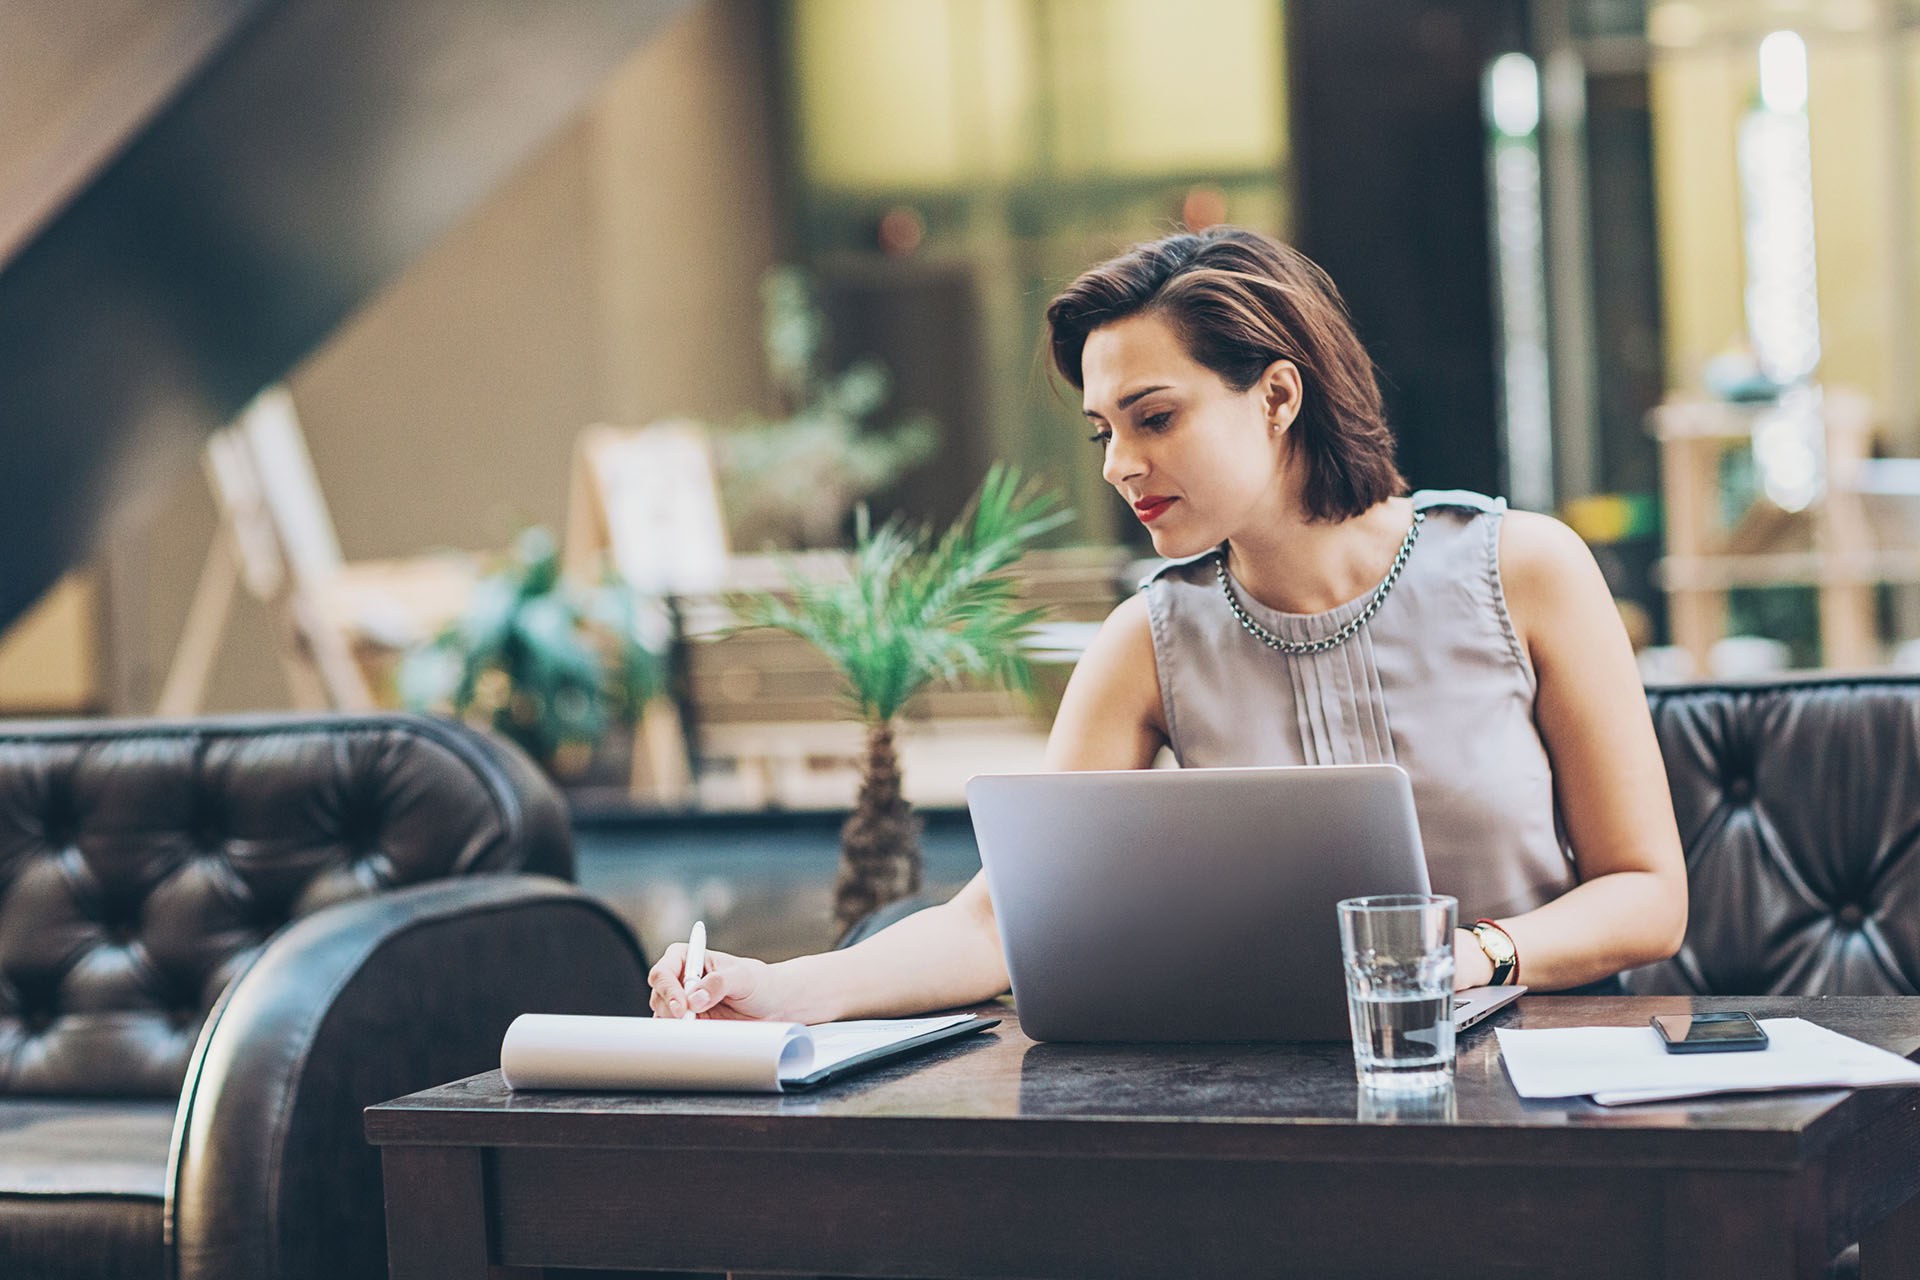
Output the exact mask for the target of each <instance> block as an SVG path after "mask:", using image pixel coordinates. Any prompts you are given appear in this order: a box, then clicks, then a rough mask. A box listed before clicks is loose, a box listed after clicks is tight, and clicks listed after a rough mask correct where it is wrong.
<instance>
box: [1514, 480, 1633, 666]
mask: <svg viewBox="0 0 1920 1280" xmlns="http://www.w3.org/2000/svg"><path fill="white" fill-rule="evenodd" d="M1500 584H1501V589H1502V591H1503V592H1504V594H1505V595H1506V598H1507V612H1508V613H1509V614H1510V615H1511V616H1512V618H1513V624H1514V627H1515V629H1516V630H1518V631H1519V633H1520V638H1521V640H1522V642H1523V643H1524V644H1525V645H1526V646H1527V649H1528V651H1529V652H1533V651H1534V649H1535V642H1536V641H1537V639H1538V638H1539V637H1540V635H1541V634H1542V633H1543V632H1544V631H1550V630H1552V629H1553V627H1552V624H1553V622H1554V620H1555V619H1556V618H1561V617H1568V616H1579V606H1580V605H1582V604H1583V603H1589V602H1590V598H1597V599H1602V600H1606V601H1607V602H1608V607H1609V608H1611V607H1612V595H1611V593H1610V592H1609V591H1608V590H1607V587H1606V580H1605V578H1604V577H1602V575H1601V573H1600V566H1599V565H1598V564H1597V563H1596V562H1595V560H1594V558H1593V552H1592V550H1590V549H1589V548H1588V546H1587V544H1586V543H1585V542H1584V541H1582V540H1581V538H1580V535H1579V534H1577V533H1575V532H1574V531H1573V530H1572V529H1569V528H1568V527H1567V526H1566V525H1565V524H1562V523H1561V522H1560V521H1558V520H1556V519H1554V518H1553V517H1552V516H1550V515H1546V514H1544V513H1542V512H1538V511H1509V512H1508V513H1507V516H1506V519H1505V520H1503V521H1502V522H1501V527H1500Z"/></svg>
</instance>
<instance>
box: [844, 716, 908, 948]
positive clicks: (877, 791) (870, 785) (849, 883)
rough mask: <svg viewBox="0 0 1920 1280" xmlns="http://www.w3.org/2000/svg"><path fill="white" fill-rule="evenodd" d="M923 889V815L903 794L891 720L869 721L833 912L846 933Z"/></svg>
mask: <svg viewBox="0 0 1920 1280" xmlns="http://www.w3.org/2000/svg"><path fill="white" fill-rule="evenodd" d="M919 890H920V819H919V817H918V816H917V815H916V814H915V813H914V812H913V808H912V806H910V805H909V804H908V803H907V802H906V799H905V797H903V796H902V795H901V794H900V758H899V757H898V756H896V755H895V754H894V751H893V722H892V721H890V720H880V721H876V722H874V723H871V724H869V725H868V726H867V758H866V762H865V766H864V768H863V769H862V770H861V776H860V797H859V799H858V800H857V801H856V802H855V804H854V807H853V812H852V813H851V814H849V815H848V817H847V822H846V825H845V826H843V827H841V828H840V879H839V882H838V883H837V884H836V885H835V886H834V890H833V917H834V920H835V921H837V922H838V924H839V926H840V932H841V933H842V934H845V933H846V931H847V930H848V929H851V928H852V927H853V926H854V925H855V924H857V923H859V922H860V921H861V920H863V919H865V918H866V917H867V916H868V915H870V914H872V913H873V912H874V911H877V910H878V909H880V908H881V907H884V906H885V905H887V904H888V903H889V902H893V901H895V900H897V899H900V898H904V897H906V896H907V895H908V894H911V893H918V892H919Z"/></svg>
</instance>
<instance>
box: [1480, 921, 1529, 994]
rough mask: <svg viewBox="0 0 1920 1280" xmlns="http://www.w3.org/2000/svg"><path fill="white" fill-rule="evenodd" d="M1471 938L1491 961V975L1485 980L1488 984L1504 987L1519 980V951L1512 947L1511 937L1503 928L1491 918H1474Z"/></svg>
mask: <svg viewBox="0 0 1920 1280" xmlns="http://www.w3.org/2000/svg"><path fill="white" fill-rule="evenodd" d="M1473 939H1474V941H1475V942H1478V943H1479V944H1480V949H1481V950H1482V951H1484V952H1486V953H1487V959H1488V960H1489V961H1491V962H1492V963H1493V977H1491V978H1489V979H1488V980H1487V985H1488V986H1490V987H1504V986H1507V985H1509V984H1510V983H1514V982H1517V981H1519V979H1520V953H1519V952H1518V951H1515V950H1514V949H1513V939H1512V938H1511V937H1510V936H1508V934H1507V931H1506V930H1505V929H1502V928H1501V927H1500V926H1499V925H1497V924H1495V923H1494V922H1493V921H1491V920H1475V921H1474V922H1473Z"/></svg>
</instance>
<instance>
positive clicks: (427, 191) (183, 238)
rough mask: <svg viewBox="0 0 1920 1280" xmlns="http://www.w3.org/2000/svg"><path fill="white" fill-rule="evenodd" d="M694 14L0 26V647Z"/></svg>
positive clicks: (432, 7)
mask: <svg viewBox="0 0 1920 1280" xmlns="http://www.w3.org/2000/svg"><path fill="white" fill-rule="evenodd" d="M687 3H688V0H65V2H63V3H57V4H56V3H38V2H29V3H23V4H7V5H4V6H0V122H4V123H3V124H0V630H4V629H5V627H6V625H7V624H8V623H9V622H11V621H12V620H13V619H14V618H16V617H17V616H18V615H19V614H20V613H21V612H23V611H24V610H25V609H26V608H27V607H28V606H29V605H30V604H32V603H33V601H34V600H35V599H37V598H38V597H39V596H40V594H41V593H42V592H43V591H44V590H45V589H46V588H47V587H48V586H49V585H50V584H51V583H52V582H53V581H54V579H55V578H57V577H58V576H59V574H60V573H61V572H62V571H63V570H65V569H66V568H67V567H69V566H70V565H71V564H73V563H74V562H75V561H77V560H79V559H80V558H82V557H84V556H85V555H86V553H87V551H88V549H89V546H90V543H91V539H92V537H93V534H94V532H95V530H96V527H97V526H98V524H99V523H100V521H101V519H102V517H103V515H104V513H105V512H107V511H108V510H110V509H115V508H120V507H123V506H126V505H128V504H136V503H138V502H140V501H141V499H142V495H143V494H152V493H155V492H159V491H161V490H162V489H163V488H164V486H166V485H168V484H170V483H171V482H173V481H174V480H175V479H176V478H177V477H178V475H179V473H180V472H181V471H182V470H183V469H185V468H187V467H189V466H191V465H192V462H193V459H194V456H195V454H196V452H197V450H198V448H199V446H200V443H201V442H202V440H203V439H204V438H205V435H206V434H207V432H209V431H211V430H212V429H213V428H215V427H217V426H219V425H220V424H222V423H223V422H225V421H226V420H227V419H229V418H230V417H232V415H233V414H234V413H236V412H237V411H238V410H239V409H240V407H241V406H242V405H243V404H244V403H245V402H246V401H247V400H248V399H249V398H250V397H251V396H252V395H253V393H254V392H255V391H257V390H259V389H260V388H261V387H262V386H264V385H266V384H267V383H269V382H271V381H273V380H275V379H276V378H279V377H280V376H282V375H283V374H284V373H286V372H287V371H288V370H289V369H290V368H291V367H292V366H293V365H295V364H296V363H297V362H298V361H299V360H300V359H301V358H302V357H303V356H304V355H306V354H307V353H308V352H309V351H311V350H312V349H313V348H314V347H316V346H317V345H318V344H319V343H320V342H321V341H322V340H323V339H324V338H325V337H326V336H327V335H328V334H329V333H330V332H331V331H332V330H333V329H334V328H335V326H337V325H338V324H339V323H340V322H341V321H342V320H343V319H345V318H346V317H347V316H348V315H349V314H350V313H352V312H353V310H354V309H355V308H356V307H358V306H359V305H360V304H361V303H362V302H363V301H364V300H365V299H367V298H368V297H369V296H370V295H371V294H373V293H374V292H375V291H376V290H378V289H379V288H380V287H381V286H382V285H383V284H385V283H386V282H387V281H388V280H389V279H391V278H392V277H394V276H395V275H396V274H398V273H399V271H400V270H401V269H402V268H403V267H405V266H406V265H407V263H408V262H409V261H410V260H411V259H412V258H414V257H415V256H416V255H418V254H419V253H420V252H422V251H423V250H424V249H425V248H426V247H427V246H428V245H430V244H431V243H432V242H433V241H434V240H435V239H436V238H437V237H438V236H439V235H440V234H441V233H442V232H443V231H445V230H446V229H447V228H448V227H450V226H451V225H452V224H453V223H454V222H455V221H456V220H457V219H458V218H459V217H460V216H461V214H462V213H464V212H465V211H466V210H467V209H468V208H470V207H471V206H473V205H474V204H475V203H477V202H478V201H479V200H481V199H482V198H483V197H485V196H486V195H487V194H488V192H490V191H491V190H492V189H493V188H494V187H495V186H496V185H497V184H498V183H499V182H500V181H501V180H502V179H504V178H505V177H506V176H507V174H509V173H510V172H511V171H512V170H513V169H514V167H515V166H516V165H517V164H518V163H519V162H520V161H521V160H522V159H524V158H525V157H526V156H528V155H529V154H530V153H531V152H532V151H533V150H534V149H535V148H536V146H537V145H538V144H539V143H540V142H541V141H542V140H543V139H544V138H546V137H547V136H548V135H549V134H550V133H551V132H552V131H553V130H554V129H555V128H557V127H558V126H559V125H560V124H562V123H563V122H564V121H565V120H566V119H567V118H568V117H569V116H571V115H572V114H573V113H574V112H575V111H576V110H578V109H579V107H580V106H581V105H583V103H584V102H585V100H586V99H587V97H588V96H589V95H590V94H591V93H592V91H593V90H594V88H595V87H596V86H597V85H599V83H600V82H601V81H602V80H603V79H604V78H605V77H606V76H607V75H608V74H609V73H610V72H611V71H612V70H613V69H614V68H615V67H616V66H618V65H619V64H620V63H621V62H622V61H623V60H624V59H625V58H626V57H627V55H628V54H629V53H630V52H631V51H632V50H633V49H634V48H635V47H637V46H638V45H639V44H641V43H642V42H644V41H645V40H646V38H647V37H648V35H649V34H650V33H651V32H653V31H655V30H656V29H658V28H659V26H660V25H661V24H662V23H663V22H665V21H666V19H667V18H669V17H670V16H671V15H672V14H674V13H675V12H677V11H678V10H680V9H682V8H684V7H685V6H686V4H687Z"/></svg>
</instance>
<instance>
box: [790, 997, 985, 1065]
mask: <svg viewBox="0 0 1920 1280" xmlns="http://www.w3.org/2000/svg"><path fill="white" fill-rule="evenodd" d="M974 1016H975V1015H973V1014H971V1013H956V1014H952V1015H950V1016H948V1017H944V1018H870V1019H867V1020H865V1021H856V1022H823V1023H821V1024H820V1025H819V1026H814V1027H808V1028H807V1031H808V1032H809V1033H810V1034H811V1036H812V1038H813V1065H812V1066H809V1067H804V1068H801V1069H799V1070H788V1069H787V1068H786V1067H785V1066H782V1067H781V1069H780V1078H781V1079H782V1080H792V1079H794V1078H796V1077H798V1076H804V1075H807V1074H809V1073H810V1072H814V1071H820V1070H823V1069H825V1068H827V1067H831V1066H835V1065H837V1064H839V1063H842V1062H845V1061H846V1060H847V1059H848V1058H854V1057H858V1056H859V1055H861V1054H863V1053H866V1052H867V1051H869V1050H871V1049H880V1048H884V1047H885V1046H887V1045H890V1044H896V1043H898V1042H899V1041H902V1040H911V1039H913V1038H914V1037H915V1036H923V1035H925V1034H927V1032H929V1031H938V1030H940V1029H941V1028H942V1027H951V1026H956V1025H958V1024H960V1023H962V1022H971V1021H973V1019H974Z"/></svg>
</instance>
